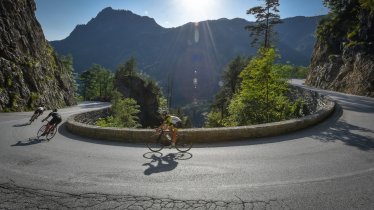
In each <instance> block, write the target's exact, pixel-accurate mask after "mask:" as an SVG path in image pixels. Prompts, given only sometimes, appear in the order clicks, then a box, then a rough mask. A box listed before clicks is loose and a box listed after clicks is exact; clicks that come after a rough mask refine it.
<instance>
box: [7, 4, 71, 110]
mask: <svg viewBox="0 0 374 210" xmlns="http://www.w3.org/2000/svg"><path fill="white" fill-rule="evenodd" d="M35 9H36V7H35V3H34V1H33V0H18V1H13V0H2V1H0V17H1V18H0V69H1V71H0V111H22V110H27V109H30V108H33V107H35V106H37V105H39V104H40V103H44V104H45V105H46V106H47V107H50V108H52V107H62V106H66V105H72V104H74V103H75V99H74V97H73V90H72V85H71V79H70V77H69V73H68V72H65V70H64V69H63V66H62V63H61V62H60V61H59V60H58V58H57V57H56V55H55V53H54V52H53V49H52V48H51V47H50V45H49V43H48V42H47V41H46V39H45V38H44V35H43V31H42V29H41V27H40V25H39V23H38V21H37V20H36V18H35V14H34V11H35Z"/></svg>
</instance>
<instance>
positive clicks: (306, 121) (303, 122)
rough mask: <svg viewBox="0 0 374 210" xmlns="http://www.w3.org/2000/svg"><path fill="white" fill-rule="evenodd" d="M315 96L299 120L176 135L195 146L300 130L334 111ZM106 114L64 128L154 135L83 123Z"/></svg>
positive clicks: (102, 135) (130, 137) (133, 137)
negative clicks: (309, 110)
mask: <svg viewBox="0 0 374 210" xmlns="http://www.w3.org/2000/svg"><path fill="white" fill-rule="evenodd" d="M306 91H308V90H306ZM315 97H316V98H315V100H316V103H315V104H317V107H316V109H315V112H314V113H313V114H311V115H308V116H305V117H302V118H298V119H292V120H286V121H281V122H274V123H266V124H259V125H251V126H238V127H225V128H191V129H180V130H179V133H180V134H182V135H184V136H185V138H188V139H191V140H192V141H193V142H194V143H211V142H222V141H233V140H243V139H253V138H259V137H267V136H276V135H281V134H284V133H288V132H292V131H296V130H300V129H303V128H307V127H309V126H312V125H314V124H317V123H319V122H321V121H322V120H324V119H325V118H326V117H328V116H329V115H330V114H331V113H332V112H333V111H334V107H335V102H334V101H332V100H331V99H329V98H328V97H325V96H323V95H320V94H315ZM105 112H106V110H96V111H92V112H86V113H81V114H76V115H73V116H71V117H69V118H68V120H67V129H68V130H69V131H70V132H72V133H74V134H76V135H79V136H83V137H87V138H95V139H105V140H113V141H122V142H130V143H143V142H147V141H149V138H150V136H151V135H152V134H154V130H152V129H129V128H103V127H99V126H95V125H89V124H86V123H82V122H84V121H87V120H84V118H85V117H87V116H91V115H95V116H97V115H99V114H100V113H105ZM98 113H99V114H98Z"/></svg>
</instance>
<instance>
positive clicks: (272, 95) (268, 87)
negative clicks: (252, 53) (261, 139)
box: [226, 48, 300, 126]
mask: <svg viewBox="0 0 374 210" xmlns="http://www.w3.org/2000/svg"><path fill="white" fill-rule="evenodd" d="M276 58H277V54H276V52H275V50H274V49H273V48H269V49H264V48H261V49H260V50H259V52H258V55H257V56H256V57H255V58H253V59H252V60H251V61H250V62H249V64H248V65H247V67H246V68H245V69H244V70H243V71H242V72H241V73H240V77H241V78H242V80H243V81H242V83H241V88H240V92H238V93H237V94H236V95H235V96H234V98H233V100H232V101H231V103H230V105H229V114H230V115H229V119H228V120H227V122H226V125H230V126H238V125H251V124H260V123H265V122H275V121H281V120H285V119H289V118H291V117H295V116H297V115H298V107H299V105H300V102H297V103H291V102H289V99H288V98H287V97H286V95H285V94H286V92H287V90H288V84H287V81H286V79H284V78H283V76H282V75H281V74H280V73H279V72H280V71H278V70H276V65H274V61H275V60H276Z"/></svg>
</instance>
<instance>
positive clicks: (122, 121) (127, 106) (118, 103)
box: [96, 91, 141, 128]
mask: <svg viewBox="0 0 374 210" xmlns="http://www.w3.org/2000/svg"><path fill="white" fill-rule="evenodd" d="M111 102H112V107H111V115H110V116H109V117H107V118H100V119H99V120H98V121H97V122H96V124H97V125H98V126H102V127H127V128H137V127H140V126H141V125H140V124H139V117H138V116H137V114H139V112H140V111H139V105H138V104H137V103H136V101H135V100H134V99H132V98H123V97H122V95H121V93H119V92H117V91H116V92H114V94H113V99H112V101H111Z"/></svg>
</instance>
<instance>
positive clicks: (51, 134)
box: [46, 127, 57, 141]
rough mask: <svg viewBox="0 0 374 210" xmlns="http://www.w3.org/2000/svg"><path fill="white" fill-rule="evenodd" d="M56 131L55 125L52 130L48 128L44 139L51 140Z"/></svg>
mask: <svg viewBox="0 0 374 210" xmlns="http://www.w3.org/2000/svg"><path fill="white" fill-rule="evenodd" d="M56 133H57V127H54V128H53V129H52V130H50V131H49V132H48V134H47V135H46V139H47V140H48V141H49V140H51V138H53V137H54V136H55V135H56Z"/></svg>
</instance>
